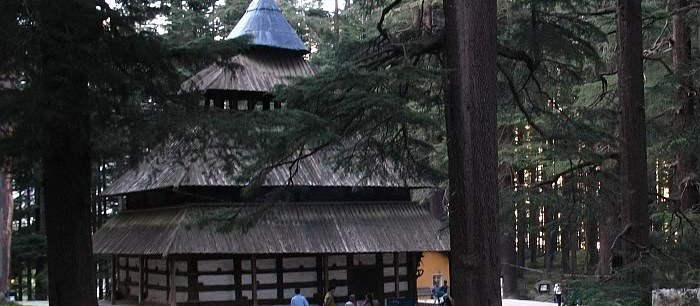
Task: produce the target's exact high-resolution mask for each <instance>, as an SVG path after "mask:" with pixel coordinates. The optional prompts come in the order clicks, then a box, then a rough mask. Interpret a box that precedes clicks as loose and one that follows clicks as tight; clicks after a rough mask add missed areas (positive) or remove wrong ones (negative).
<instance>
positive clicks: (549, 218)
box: [544, 203, 559, 272]
mask: <svg viewBox="0 0 700 306" xmlns="http://www.w3.org/2000/svg"><path fill="white" fill-rule="evenodd" d="M556 215H557V212H556V210H555V209H554V207H553V205H552V203H548V204H545V205H544V231H545V234H544V268H545V270H547V272H552V268H553V266H554V259H555V256H556V252H557V236H558V235H559V230H558V229H557V226H558V222H557V219H556V217H555V216H556Z"/></svg>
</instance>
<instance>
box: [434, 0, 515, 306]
mask: <svg viewBox="0 0 700 306" xmlns="http://www.w3.org/2000/svg"><path fill="white" fill-rule="evenodd" d="M443 4H444V12H445V24H446V26H445V28H446V31H447V33H446V34H447V37H450V38H451V40H450V41H449V42H448V43H447V44H446V50H445V51H446V52H445V54H446V57H447V65H448V69H449V71H450V73H449V75H448V77H447V79H446V81H447V84H446V86H447V90H448V91H447V95H446V98H447V101H446V103H445V104H446V106H445V107H446V117H447V136H448V143H447V151H448V157H449V179H450V186H449V188H450V208H449V209H450V245H451V248H452V250H451V252H450V275H452V277H451V281H452V287H451V290H450V291H451V294H452V297H453V299H454V300H455V303H456V304H457V305H479V306H492V305H501V296H500V290H499V288H500V284H499V280H500V277H499V276H500V259H499V256H498V251H499V249H498V239H499V231H498V222H497V221H498V220H497V219H498V201H497V193H498V190H497V184H498V179H497V175H498V174H497V171H498V169H497V167H498V163H497V162H498V155H497V140H496V138H497V137H496V81H497V78H496V1H495V0H482V1H455V0H446V1H444V2H443Z"/></svg>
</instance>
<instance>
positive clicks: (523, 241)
mask: <svg viewBox="0 0 700 306" xmlns="http://www.w3.org/2000/svg"><path fill="white" fill-rule="evenodd" d="M517 177H518V185H519V186H523V185H525V171H523V170H520V171H518V174H517ZM516 205H517V207H516V210H517V212H518V220H517V224H518V232H517V238H518V239H517V241H518V242H517V245H518V253H517V259H516V262H517V263H518V266H521V267H524V266H525V251H526V250H527V206H526V204H525V201H520V202H518V203H516ZM522 271H523V270H522V269H519V270H518V273H519V274H522Z"/></svg>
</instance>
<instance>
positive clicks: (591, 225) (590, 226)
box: [585, 203, 598, 271]
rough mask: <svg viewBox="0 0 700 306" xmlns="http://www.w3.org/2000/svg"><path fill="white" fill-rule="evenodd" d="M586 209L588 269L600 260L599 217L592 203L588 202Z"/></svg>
mask: <svg viewBox="0 0 700 306" xmlns="http://www.w3.org/2000/svg"><path fill="white" fill-rule="evenodd" d="M585 209H586V224H585V231H586V266H587V269H588V268H590V267H595V265H596V263H597V262H598V218H597V217H596V210H595V209H594V207H593V206H592V204H591V203H588V204H587V205H586V207H585ZM586 271H588V270H586Z"/></svg>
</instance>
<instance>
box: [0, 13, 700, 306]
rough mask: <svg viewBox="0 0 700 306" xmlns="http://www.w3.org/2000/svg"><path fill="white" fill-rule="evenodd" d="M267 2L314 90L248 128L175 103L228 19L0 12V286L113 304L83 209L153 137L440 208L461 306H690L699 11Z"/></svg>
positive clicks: (108, 204)
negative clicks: (304, 163) (432, 195)
mask: <svg viewBox="0 0 700 306" xmlns="http://www.w3.org/2000/svg"><path fill="white" fill-rule="evenodd" d="M278 3H279V5H280V7H281V8H282V10H283V11H284V12H285V14H286V16H288V18H289V20H290V23H291V24H292V25H293V27H294V28H295V30H296V31H297V32H298V33H299V34H300V35H301V37H302V38H303V39H304V41H305V43H306V44H307V47H308V48H309V49H310V50H311V51H312V52H311V53H310V54H309V58H310V60H311V61H312V62H314V63H315V64H317V65H318V66H319V68H320V71H321V72H320V73H318V74H317V75H316V76H315V77H312V78H308V79H303V80H296V81H295V82H294V83H293V84H292V85H291V86H288V87H284V88H279V89H278V91H277V92H276V94H275V99H277V100H278V101H279V102H281V104H283V105H284V106H285V110H284V111H280V112H274V113H271V114H267V115H262V114H259V113H256V112H223V111H214V110H211V109H208V108H203V107H199V103H198V99H199V97H197V96H196V95H191V94H184V93H182V92H181V91H180V85H179V84H180V83H181V82H182V81H183V80H185V79H186V78H187V77H189V76H191V75H192V73H194V72H196V71H197V70H198V69H200V68H202V67H204V65H207V64H210V63H212V62H217V61H222V60H223V61H225V59H226V58H229V57H231V56H232V55H234V54H237V53H238V52H240V50H242V49H245V41H238V40H223V39H222V38H224V37H225V36H226V35H227V33H228V32H230V30H231V28H232V27H233V25H234V24H235V22H236V21H237V20H238V19H239V18H240V17H241V16H242V14H243V12H244V10H245V8H246V7H247V5H248V1H242V0H226V1H211V0H189V1H157V2H156V1H140V2H134V1H121V0H118V1H116V3H111V2H108V3H104V2H92V1H87V0H70V1H64V3H61V4H60V5H59V4H56V3H53V2H52V1H19V0H9V1H2V2H1V3H0V28H2V29H3V31H2V33H1V34H0V162H1V163H0V217H2V218H6V219H7V218H9V219H11V220H13V221H11V223H10V222H5V221H6V220H4V219H3V220H2V221H3V226H5V225H7V227H11V228H12V230H13V231H12V237H10V236H9V235H8V234H7V233H8V232H7V231H6V230H5V229H4V228H3V229H0V232H2V233H3V235H2V237H0V247H2V248H3V249H2V250H0V277H2V273H7V270H8V269H7V268H8V267H9V268H10V269H9V270H11V274H10V279H12V280H13V283H12V284H10V286H11V287H12V288H13V289H14V290H16V291H17V292H18V293H20V295H21V296H23V297H24V298H30V299H42V298H45V297H46V296H47V295H49V296H51V300H52V303H55V305H95V304H96V302H95V299H96V298H104V297H107V296H109V294H110V293H109V291H110V290H111V289H110V286H109V283H108V282H109V273H110V272H109V271H110V269H111V267H110V265H111V262H110V261H109V260H108V259H106V258H94V257H93V256H92V251H91V242H90V236H89V235H90V234H91V233H93V232H94V231H95V230H96V229H97V228H99V227H100V226H101V225H103V224H104V223H105V222H106V221H107V220H108V219H109V218H110V216H112V215H113V214H115V213H117V212H118V211H119V203H120V200H121V199H120V198H118V197H114V198H102V197H98V194H99V193H100V192H101V190H103V189H104V188H105V186H107V185H108V184H109V183H110V182H111V181H112V180H113V179H114V178H115V176H116V175H118V174H119V173H123V172H124V171H125V170H126V169H127V168H128V167H130V166H133V165H134V164H136V163H137V162H138V161H139V160H140V159H141V158H143V156H144V155H145V154H147V153H148V152H149V151H150V150H151V149H152V148H153V147H155V146H156V145H157V144H158V143H159V142H160V141H162V140H163V139H168V138H169V137H186V138H194V139H199V140H206V139H207V137H210V136H211V135H213V134H216V135H218V136H221V135H224V136H226V137H230V138H231V139H237V140H240V143H241V145H244V146H251V147H255V148H256V150H258V152H260V154H259V155H258V156H256V160H255V162H254V163H252V164H251V165H250V169H249V171H247V172H246V173H247V174H249V176H250V177H255V176H256V175H259V174H260V171H259V169H261V168H262V169H264V168H265V167H269V166H270V165H272V164H275V163H276V162H278V161H279V160H281V159H282V158H285V157H289V156H290V155H292V154H294V152H296V150H298V149H299V148H306V149H308V150H309V151H311V152H315V149H319V148H328V147H332V148H334V152H336V153H335V154H336V156H335V157H336V158H335V159H334V160H335V161H336V162H337V166H338V167H341V168H342V167H351V168H353V169H358V170H361V171H363V172H364V173H367V174H373V173H377V172H382V170H383V169H381V167H377V161H378V160H389V161H391V162H393V163H395V164H396V165H398V166H399V168H400V169H401V171H400V172H401V173H402V174H403V175H405V176H406V177H416V176H420V177H421V178H423V179H426V180H429V181H431V182H432V183H434V184H435V185H437V186H442V187H448V188H449V190H450V191H449V192H448V196H446V197H445V202H446V203H445V204H446V205H447V206H449V211H450V213H449V230H450V232H451V239H452V241H451V244H452V254H451V256H452V258H451V260H452V266H451V274H452V275H454V277H453V278H452V286H453V292H452V296H453V298H454V299H455V301H456V303H457V305H500V299H498V292H499V289H500V283H499V282H498V278H499V277H503V290H504V296H506V297H522V298H527V297H529V295H530V292H529V291H530V287H532V285H533V282H532V279H533V278H537V279H550V280H554V281H561V280H563V279H566V280H567V294H568V296H569V297H570V299H571V300H581V301H586V302H587V303H588V305H614V303H622V304H624V305H649V304H650V298H651V293H650V292H651V289H655V288H667V287H674V288H697V286H698V281H699V279H698V275H700V273H698V272H699V271H700V270H699V269H700V261H699V258H700V253H699V252H700V233H699V231H700V224H698V222H700V221H699V220H698V217H697V213H698V211H699V210H700V182H699V181H698V180H699V179H698V171H699V169H698V162H697V161H698V152H700V137H698V135H700V125H699V124H698V122H699V121H698V120H699V118H698V116H699V115H698V112H697V111H696V109H697V107H698V105H697V104H698V94H697V86H698V82H699V80H698V76H699V74H700V69H698V67H700V66H699V65H698V63H699V61H698V58H697V56H696V55H697V54H699V53H700V48H699V46H700V44H698V42H700V29H699V24H700V23H698V22H697V21H698V20H700V3H698V2H697V1H692V0H670V1H662V0H644V1H641V0H639V1H635V0H618V1H611V0H604V1H589V0H581V1H572V0H556V1H544V0H516V1H501V0H499V1H496V0H493V1H470V2H468V1H462V2H460V1H453V0H444V1H431V0H375V1H365V0H355V1H347V2H345V3H342V2H341V3H338V2H337V1H335V3H333V4H334V7H333V9H332V10H331V11H330V12H329V11H325V10H324V9H323V7H322V2H320V1H310V2H302V1H295V0H280V1H278ZM242 126H244V127H246V129H245V132H244V133H242V132H235V131H236V130H242V129H234V127H242ZM269 126H278V127H280V128H279V129H267V128H266V127H269ZM253 140H254V141H253ZM253 142H254V143H253ZM202 143H207V142H206V141H202ZM301 158H303V157H301ZM10 174H11V175H10ZM8 177H11V181H10V180H9V179H8ZM421 196H423V194H422V193H420V192H417V193H416V194H415V197H416V198H417V199H419V198H420V197H421ZM10 198H13V199H14V204H11V203H10V202H11V201H8V199H10ZM13 205H14V206H13ZM9 219H8V220H9ZM10 238H11V239H10ZM10 240H11V245H12V246H11V265H9V263H8V262H7V260H6V258H7V256H5V253H6V252H7V251H8V249H7V248H8V245H9V242H10ZM90 263H93V264H90ZM3 281H4V278H3V279H0V290H2V288H3ZM95 286H98V287H99V290H95ZM95 292H97V295H96V294H95Z"/></svg>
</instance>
